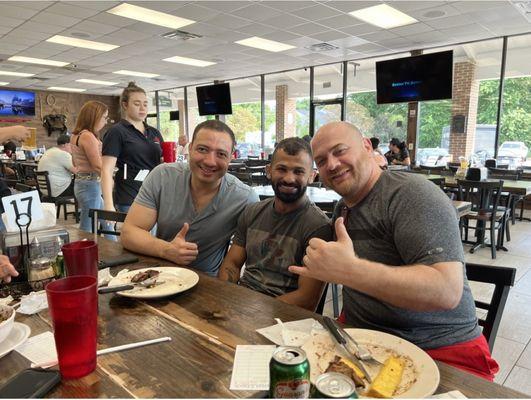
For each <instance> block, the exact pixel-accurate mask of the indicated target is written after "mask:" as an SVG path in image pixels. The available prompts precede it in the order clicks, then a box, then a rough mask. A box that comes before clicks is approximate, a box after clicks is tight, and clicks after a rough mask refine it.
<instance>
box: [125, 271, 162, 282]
mask: <svg viewBox="0 0 531 400" xmlns="http://www.w3.org/2000/svg"><path fill="white" fill-rule="evenodd" d="M159 274H160V271H157V270H155V269H148V270H146V271H142V272H139V273H137V274H135V275H133V277H132V278H131V282H132V283H140V282H144V281H145V280H148V279H153V278H157V277H158V276H159Z"/></svg>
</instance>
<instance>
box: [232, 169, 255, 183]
mask: <svg viewBox="0 0 531 400" xmlns="http://www.w3.org/2000/svg"><path fill="white" fill-rule="evenodd" d="M228 173H229V174H231V175H233V176H235V177H236V178H238V179H239V180H240V181H242V182H243V183H245V184H246V185H249V186H251V185H252V181H251V174H250V173H249V172H247V171H246V170H243V171H242V170H239V171H228Z"/></svg>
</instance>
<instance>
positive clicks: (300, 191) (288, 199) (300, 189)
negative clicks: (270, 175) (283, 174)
mask: <svg viewBox="0 0 531 400" xmlns="http://www.w3.org/2000/svg"><path fill="white" fill-rule="evenodd" d="M280 186H289V187H294V188H296V189H297V190H296V191H295V192H293V193H286V192H282V191H281V190H280ZM273 191H274V192H275V196H276V197H277V198H278V199H279V200H280V201H282V202H284V203H295V202H296V201H297V200H299V199H300V198H301V197H302V196H304V193H306V186H301V185H287V184H283V183H282V181H280V182H277V184H275V185H273Z"/></svg>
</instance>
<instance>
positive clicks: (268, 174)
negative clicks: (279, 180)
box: [265, 164, 271, 180]
mask: <svg viewBox="0 0 531 400" xmlns="http://www.w3.org/2000/svg"><path fill="white" fill-rule="evenodd" d="M265 172H266V176H267V179H269V180H271V164H267V165H266V167H265Z"/></svg>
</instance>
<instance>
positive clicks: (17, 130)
mask: <svg viewBox="0 0 531 400" xmlns="http://www.w3.org/2000/svg"><path fill="white" fill-rule="evenodd" d="M9 132H10V136H11V139H15V140H19V141H24V140H26V139H27V138H29V137H30V136H31V131H30V129H29V128H26V127H25V126H22V125H15V126H11V127H9Z"/></svg>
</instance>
